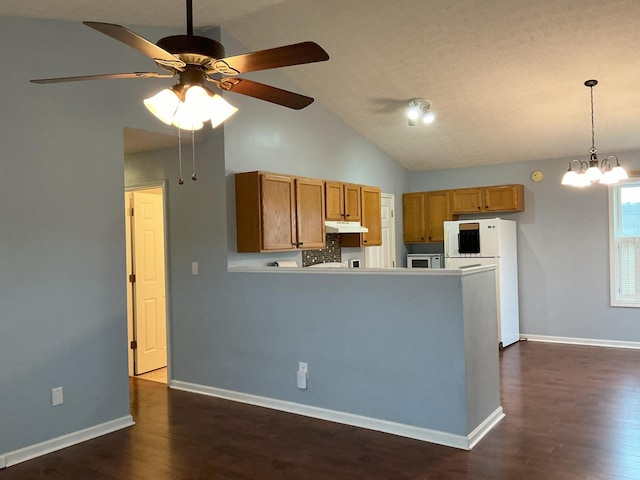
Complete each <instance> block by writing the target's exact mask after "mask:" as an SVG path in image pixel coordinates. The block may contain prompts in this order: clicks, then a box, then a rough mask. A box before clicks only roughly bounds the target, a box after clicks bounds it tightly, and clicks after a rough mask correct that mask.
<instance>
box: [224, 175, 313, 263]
mask: <svg viewBox="0 0 640 480" xmlns="http://www.w3.org/2000/svg"><path fill="white" fill-rule="evenodd" d="M235 185H236V235H237V239H236V244H237V249H238V252H240V253H244V252H265V251H283V250H296V249H318V248H324V246H325V229H324V182H323V181H322V180H316V179H305V178H296V177H291V176H288V175H278V174H273V173H265V172H246V173H238V174H236V175H235Z"/></svg>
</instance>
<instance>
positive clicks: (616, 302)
mask: <svg viewBox="0 0 640 480" xmlns="http://www.w3.org/2000/svg"><path fill="white" fill-rule="evenodd" d="M629 185H633V186H637V187H640V177H630V178H629V179H628V180H626V181H623V182H620V183H618V184H615V185H610V186H609V287H610V305H611V306H612V307H629V308H640V260H639V259H640V236H637V237H616V228H617V226H618V225H620V216H621V215H622V212H621V208H620V189H621V188H622V187H625V186H629ZM620 238H624V239H626V240H623V241H627V242H628V241H629V239H635V240H631V241H632V242H634V243H635V256H636V257H635V258H636V262H635V263H636V295H635V297H626V298H621V297H620V296H619V295H618V294H617V293H618V287H619V278H620V276H619V258H618V252H619V248H618V243H619V241H620V240H619V239H620ZM630 298H634V299H633V300H631V299H630Z"/></svg>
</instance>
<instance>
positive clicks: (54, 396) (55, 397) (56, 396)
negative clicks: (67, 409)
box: [51, 387, 64, 407]
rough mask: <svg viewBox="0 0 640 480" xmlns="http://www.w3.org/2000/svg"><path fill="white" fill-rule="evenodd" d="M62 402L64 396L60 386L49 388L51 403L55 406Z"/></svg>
mask: <svg viewBox="0 0 640 480" xmlns="http://www.w3.org/2000/svg"><path fill="white" fill-rule="evenodd" d="M63 403H64V396H63V390H62V387H57V388H52V389H51V405H53V406H54V407H57V406H58V405H62V404H63Z"/></svg>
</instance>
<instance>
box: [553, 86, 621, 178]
mask: <svg viewBox="0 0 640 480" xmlns="http://www.w3.org/2000/svg"><path fill="white" fill-rule="evenodd" d="M597 84H598V81H597V80H587V81H586V82H584V85H585V87H589V90H590V93H591V148H590V149H589V154H590V155H589V161H588V162H587V161H585V160H577V159H574V160H571V161H570V162H569V169H568V170H567V172H566V173H565V174H564V176H563V177H562V185H569V186H572V187H588V186H589V185H591V184H592V182H598V183H602V184H604V185H611V184H614V183H618V182H619V181H621V180H625V179H627V178H629V176H628V175H627V172H626V171H625V170H624V168H622V166H621V165H620V160H618V157H617V156H615V155H609V156H608V157H607V158H605V159H604V160H602V162H600V161H599V160H598V155H597V152H598V149H597V148H596V146H595V129H594V117H593V87H595V86H596V85H597ZM610 159H615V161H616V163H615V165H614V166H613V167H612V166H611V165H612V162H610V161H609V160H610ZM574 165H575V166H576V169H575V170H574Z"/></svg>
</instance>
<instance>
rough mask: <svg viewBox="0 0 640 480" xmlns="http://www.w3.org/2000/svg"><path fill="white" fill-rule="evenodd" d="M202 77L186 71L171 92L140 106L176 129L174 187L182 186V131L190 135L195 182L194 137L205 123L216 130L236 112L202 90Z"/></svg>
mask: <svg viewBox="0 0 640 480" xmlns="http://www.w3.org/2000/svg"><path fill="white" fill-rule="evenodd" d="M204 81H205V73H204V71H203V70H201V69H199V68H190V67H187V70H185V71H184V72H182V73H181V74H180V83H178V84H176V85H174V86H173V87H171V88H165V89H164V90H161V91H160V92H158V93H157V94H155V95H154V96H153V97H150V98H147V99H145V100H144V106H145V107H147V109H148V110H149V111H150V112H151V113H152V114H153V115H155V116H156V118H158V119H159V120H160V121H162V122H164V123H166V124H167V125H175V126H176V127H177V128H178V159H179V165H180V178H179V179H178V184H180V185H182V184H184V179H183V178H182V135H181V131H182V130H189V131H191V149H192V163H193V173H192V175H191V179H192V180H197V179H198V175H197V174H196V157H195V150H196V145H195V135H194V132H195V131H196V130H200V129H201V128H202V127H203V126H204V123H205V122H211V128H216V127H217V126H218V125H220V124H221V123H222V122H224V121H225V120H226V119H228V118H229V117H230V116H231V115H233V114H234V113H236V112H237V111H238V109H237V108H236V107H234V106H233V105H231V104H230V103H228V102H227V101H226V100H225V99H224V98H222V97H221V96H220V95H218V94H216V93H213V92H212V91H211V90H209V89H208V88H206V87H205V86H204Z"/></svg>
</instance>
